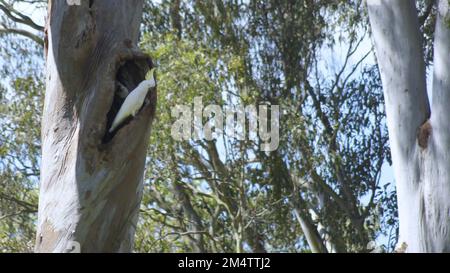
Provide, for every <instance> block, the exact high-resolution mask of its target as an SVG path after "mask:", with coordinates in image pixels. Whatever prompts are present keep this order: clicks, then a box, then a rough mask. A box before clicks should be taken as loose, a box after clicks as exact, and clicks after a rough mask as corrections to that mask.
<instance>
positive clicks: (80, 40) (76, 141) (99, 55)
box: [35, 0, 156, 252]
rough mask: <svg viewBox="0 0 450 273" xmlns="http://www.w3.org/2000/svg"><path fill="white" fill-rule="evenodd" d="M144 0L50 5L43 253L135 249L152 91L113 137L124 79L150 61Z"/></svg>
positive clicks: (129, 82) (129, 81) (130, 84)
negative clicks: (143, 43) (144, 39)
mask: <svg viewBox="0 0 450 273" xmlns="http://www.w3.org/2000/svg"><path fill="white" fill-rule="evenodd" d="M142 6H143V0H126V1H125V0H108V1H101V0H90V1H87V0H81V1H80V5H69V4H68V2H66V1H62V0H61V1H60V0H56V1H55V0H53V1H49V15H48V22H47V28H46V33H47V37H46V39H45V40H46V42H47V44H46V52H47V79H46V81H47V86H46V94H45V106H44V116H43V120H42V166H41V169H42V171H41V184H40V200H39V216H38V229H37V239H36V248H35V250H36V251H37V252H70V251H72V250H73V249H74V248H77V246H78V244H79V247H80V250H81V252H129V251H131V250H132V245H133V237H134V231H135V226H136V222H137V217H138V211H139V205H140V201H141V196H142V186H143V184H142V181H143V172H144V165H145V155H146V149H147V144H148V139H149V134H150V127H151V122H152V120H153V116H154V111H155V104H156V89H155V90H151V91H150V92H149V95H148V98H147V101H146V103H145V104H144V106H143V108H142V109H141V110H140V112H139V113H138V114H137V116H136V117H134V118H133V119H131V120H128V121H127V122H126V123H125V124H124V125H123V126H121V127H120V128H119V129H118V130H117V131H116V132H114V133H113V134H108V133H107V131H108V129H109V126H110V125H111V122H112V119H113V117H114V115H115V113H116V112H117V110H118V107H120V100H118V99H117V96H116V83H117V81H118V80H119V81H120V82H121V83H122V84H123V85H125V86H126V87H127V88H128V89H129V90H132V89H134V88H135V87H136V86H137V84H138V83H139V82H141V81H142V80H143V79H144V76H145V73H146V72H147V71H148V70H149V69H150V68H151V67H152V62H151V59H150V58H149V57H148V56H146V55H145V54H143V53H142V52H140V51H139V49H138V48H137V47H136V44H137V41H138V38H139V27H140V22H141V17H142Z"/></svg>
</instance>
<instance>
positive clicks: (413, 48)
mask: <svg viewBox="0 0 450 273" xmlns="http://www.w3.org/2000/svg"><path fill="white" fill-rule="evenodd" d="M367 3H368V8H369V17H370V23H371V26H372V30H373V38H374V42H375V48H376V53H377V59H378V64H379V66H380V72H381V78H382V82H383V89H384V95H385V102H386V113H387V125H388V129H389V139H390V146H391V152H392V159H393V165H394V176H395V180H396V184H397V195H398V196H397V197H398V209H399V220H400V238H399V246H401V250H402V251H403V252H450V169H449V166H450V123H449V116H450V108H449V107H448V106H449V105H450V93H449V90H450V80H449V76H448V75H449V72H450V30H449V26H448V18H449V14H450V11H449V4H448V0H440V1H439V7H438V10H439V12H438V13H439V14H438V22H437V26H436V35H435V42H434V47H435V48H434V55H435V61H434V81H433V90H432V91H433V102H432V105H431V107H430V105H429V100H428V96H427V90H426V73H425V62H424V56H423V52H422V37H421V33H420V29H419V20H418V16H417V10H416V7H415V1H391V0H368V1H367Z"/></svg>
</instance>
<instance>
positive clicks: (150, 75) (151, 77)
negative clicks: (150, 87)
mask: <svg viewBox="0 0 450 273" xmlns="http://www.w3.org/2000/svg"><path fill="white" fill-rule="evenodd" d="M155 70H156V68H152V69H150V71H148V72H147V74H146V75H145V79H146V80H147V81H151V80H153V81H154V80H155Z"/></svg>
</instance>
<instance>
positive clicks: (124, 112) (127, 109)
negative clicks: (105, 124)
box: [109, 77, 156, 133]
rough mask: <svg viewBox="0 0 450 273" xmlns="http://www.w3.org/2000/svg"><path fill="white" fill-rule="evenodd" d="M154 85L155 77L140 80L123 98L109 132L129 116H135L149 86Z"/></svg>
mask: <svg viewBox="0 0 450 273" xmlns="http://www.w3.org/2000/svg"><path fill="white" fill-rule="evenodd" d="M155 86H156V82H155V79H154V78H153V77H151V78H150V80H145V81H142V82H141V83H140V84H139V85H138V86H137V87H136V88H135V89H134V90H133V91H131V92H130V94H129V95H128V96H127V97H126V98H125V101H124V102H123V104H122V106H121V107H120V109H119V112H118V113H117V115H116V117H115V118H114V121H113V123H112V125H111V128H110V129H109V132H110V133H111V132H113V131H114V130H115V129H116V128H117V127H118V126H119V125H120V124H121V123H122V122H124V121H125V119H127V118H128V117H129V116H135V115H136V114H137V112H138V111H139V109H141V107H142V104H144V100H145V97H146V96H147V92H148V91H149V90H150V88H153V87H155Z"/></svg>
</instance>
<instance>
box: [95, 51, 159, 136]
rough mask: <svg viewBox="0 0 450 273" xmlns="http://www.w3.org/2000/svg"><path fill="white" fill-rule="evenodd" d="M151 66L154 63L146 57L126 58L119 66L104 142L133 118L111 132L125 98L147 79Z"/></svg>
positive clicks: (130, 118)
mask: <svg viewBox="0 0 450 273" xmlns="http://www.w3.org/2000/svg"><path fill="white" fill-rule="evenodd" d="M150 67H152V63H151V61H150V60H149V59H146V58H138V59H131V60H126V61H124V62H123V63H121V64H120V65H119V66H118V69H117V72H116V75H115V78H114V81H115V83H114V98H113V102H112V105H111V108H110V110H109V112H108V114H107V123H106V132H105V135H104V137H103V140H102V142H103V144H106V143H108V142H109V141H110V140H111V139H112V138H113V137H114V135H115V134H116V132H117V131H118V130H120V128H122V127H124V126H125V125H127V124H128V123H129V122H130V121H131V120H132V117H129V118H127V119H126V120H125V121H124V122H122V124H120V125H119V126H118V127H117V128H116V129H115V130H114V131H113V132H111V133H110V132H109V129H110V128H111V126H112V123H113V121H114V118H115V117H116V115H117V113H118V112H119V109H120V107H121V106H122V104H123V102H124V101H125V98H126V97H127V96H128V94H129V93H130V92H131V91H133V90H134V89H135V88H136V87H137V86H138V85H139V83H141V82H142V81H143V80H144V79H145V74H146V73H147V71H148V70H149V69H150Z"/></svg>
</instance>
